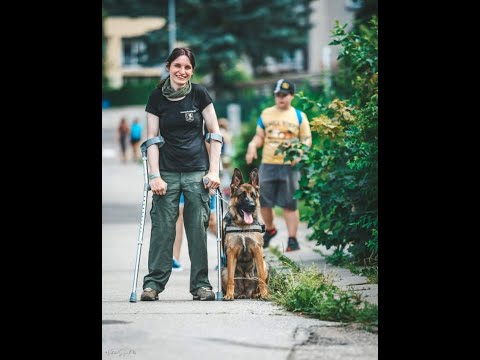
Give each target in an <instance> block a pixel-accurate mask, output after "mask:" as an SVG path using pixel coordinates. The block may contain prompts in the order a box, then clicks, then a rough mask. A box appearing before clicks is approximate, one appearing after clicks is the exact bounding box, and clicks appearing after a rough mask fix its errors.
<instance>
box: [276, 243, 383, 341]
mask: <svg viewBox="0 0 480 360" xmlns="http://www.w3.org/2000/svg"><path fill="white" fill-rule="evenodd" d="M270 249H271V251H272V253H273V254H274V255H276V256H277V257H278V259H279V260H280V262H282V264H283V265H284V267H283V268H282V269H280V270H278V269H275V270H273V269H272V270H273V271H271V274H270V275H271V276H270V280H269V284H268V285H269V289H270V294H271V300H272V301H273V302H274V303H276V304H278V305H280V306H282V307H284V308H285V309H287V310H289V311H293V312H297V313H303V314H305V315H308V316H312V317H315V318H318V319H321V320H327V321H339V322H344V323H359V324H361V325H362V327H363V328H364V329H365V330H368V331H372V332H375V331H376V328H377V326H378V307H377V306H376V305H374V304H370V303H367V302H364V301H362V300H361V298H360V295H359V294H357V293H355V292H353V291H351V290H341V289H339V288H338V287H336V286H335V285H333V279H332V278H331V276H329V275H324V274H323V273H321V272H319V270H318V269H317V268H316V267H315V266H311V267H308V268H307V267H299V266H297V265H296V264H295V263H294V262H293V261H292V260H290V259H288V258H287V257H286V256H284V255H283V254H282V253H281V252H280V251H279V250H278V249H276V248H272V247H270Z"/></svg>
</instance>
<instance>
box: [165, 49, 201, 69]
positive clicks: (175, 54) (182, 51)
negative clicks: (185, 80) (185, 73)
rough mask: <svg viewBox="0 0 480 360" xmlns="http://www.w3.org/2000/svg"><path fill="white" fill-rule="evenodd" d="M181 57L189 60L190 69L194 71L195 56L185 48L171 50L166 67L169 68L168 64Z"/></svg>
mask: <svg viewBox="0 0 480 360" xmlns="http://www.w3.org/2000/svg"><path fill="white" fill-rule="evenodd" d="M182 55H185V56H186V57H188V59H189V60H190V63H191V64H192V68H193V69H195V55H193V52H192V50H191V49H189V48H186V47H182V48H175V49H173V51H172V53H171V54H170V56H169V57H168V59H167V64H166V65H167V67H169V66H170V64H171V63H172V62H173V61H174V60H175V59H176V58H178V57H179V56H182Z"/></svg>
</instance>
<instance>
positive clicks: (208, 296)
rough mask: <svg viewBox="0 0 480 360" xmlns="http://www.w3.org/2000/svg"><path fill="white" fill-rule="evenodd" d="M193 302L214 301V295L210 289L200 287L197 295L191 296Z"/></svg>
mask: <svg viewBox="0 0 480 360" xmlns="http://www.w3.org/2000/svg"><path fill="white" fill-rule="evenodd" d="M193 300H202V301H204V300H215V293H214V292H213V291H212V289H209V288H206V287H201V288H200V289H198V290H197V294H196V295H193Z"/></svg>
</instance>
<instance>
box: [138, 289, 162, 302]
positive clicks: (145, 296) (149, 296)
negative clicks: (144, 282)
mask: <svg viewBox="0 0 480 360" xmlns="http://www.w3.org/2000/svg"><path fill="white" fill-rule="evenodd" d="M140 300H141V301H153V300H158V293H157V290H154V289H152V288H145V289H143V292H142V295H141V296H140Z"/></svg>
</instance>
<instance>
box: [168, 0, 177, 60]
mask: <svg viewBox="0 0 480 360" xmlns="http://www.w3.org/2000/svg"><path fill="white" fill-rule="evenodd" d="M176 38H177V24H176V22H175V0H168V47H169V50H170V54H171V53H172V51H173V49H174V48H175V43H176V42H177V39H176Z"/></svg>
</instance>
